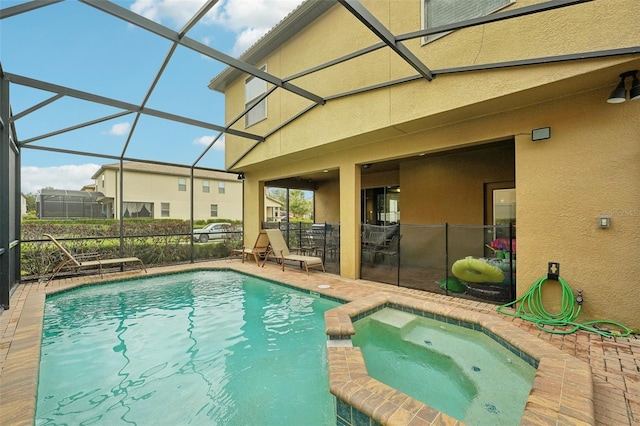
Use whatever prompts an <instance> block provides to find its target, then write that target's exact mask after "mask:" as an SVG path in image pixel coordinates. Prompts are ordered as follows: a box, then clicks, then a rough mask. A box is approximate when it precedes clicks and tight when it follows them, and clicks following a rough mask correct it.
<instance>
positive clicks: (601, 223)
mask: <svg viewBox="0 0 640 426" xmlns="http://www.w3.org/2000/svg"><path fill="white" fill-rule="evenodd" d="M609 227H611V217H610V216H598V228H602V229H604V228H609Z"/></svg>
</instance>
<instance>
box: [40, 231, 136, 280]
mask: <svg viewBox="0 0 640 426" xmlns="http://www.w3.org/2000/svg"><path fill="white" fill-rule="evenodd" d="M42 235H43V236H44V237H47V238H48V239H50V240H51V242H52V243H53V244H55V245H56V247H58V248H59V249H60V251H61V252H62V254H63V255H64V258H63V259H62V261H61V262H60V263H58V264H57V265H56V267H55V268H53V272H52V273H51V276H50V277H49V279H48V280H47V281H51V280H52V279H53V277H55V276H56V275H57V274H58V272H60V271H61V270H62V269H64V268H68V269H69V270H71V271H74V272H77V271H79V270H80V269H85V268H92V267H96V266H97V267H98V269H99V270H100V277H102V267H103V266H111V265H124V264H125V263H133V264H136V265H137V266H138V267H139V268H140V270H144V272H145V273H146V272H147V268H146V267H145V266H144V263H142V260H140V259H138V258H137V257H121V258H114V259H100V255H99V254H98V253H91V254H84V255H75V256H74V255H72V254H71V253H69V251H68V250H67V249H66V248H64V246H63V245H62V244H60V242H59V241H58V240H56V239H55V238H53V237H52V236H51V235H50V234H42Z"/></svg>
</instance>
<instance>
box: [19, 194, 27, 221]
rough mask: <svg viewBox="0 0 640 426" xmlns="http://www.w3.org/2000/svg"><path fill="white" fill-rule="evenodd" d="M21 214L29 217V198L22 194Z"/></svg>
mask: <svg viewBox="0 0 640 426" xmlns="http://www.w3.org/2000/svg"><path fill="white" fill-rule="evenodd" d="M20 214H21V215H22V216H26V215H27V197H25V196H24V194H20Z"/></svg>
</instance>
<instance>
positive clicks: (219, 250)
mask: <svg viewBox="0 0 640 426" xmlns="http://www.w3.org/2000/svg"><path fill="white" fill-rule="evenodd" d="M123 228H124V229H123V231H124V235H125V238H124V239H123V256H124V257H137V258H139V259H140V260H142V261H143V262H144V264H145V265H148V266H153V265H162V264H170V263H180V262H186V261H190V259H191V228H190V226H189V222H188V221H183V220H172V219H166V220H165V219H127V220H125V221H124V222H123ZM44 233H47V234H51V235H52V236H53V237H54V238H56V239H57V240H58V241H60V243H61V244H63V245H64V246H65V248H66V249H67V250H68V251H69V252H71V253H73V254H74V255H77V254H87V253H98V254H99V255H100V257H101V258H103V259H109V258H115V257H120V240H119V238H112V237H116V236H118V235H119V234H120V223H119V221H117V220H108V219H107V220H104V219H81V220H37V221H26V222H24V223H23V224H22V241H29V240H39V241H31V242H23V243H22V245H21V260H22V276H23V278H27V279H28V278H33V277H40V276H44V275H47V274H48V273H50V272H51V271H52V270H53V268H54V267H55V266H56V265H57V264H58V263H59V262H60V261H61V260H62V259H63V254H62V253H61V252H60V250H59V249H58V248H57V247H56V246H55V245H54V244H53V243H51V242H50V241H49V240H48V239H44V237H43V236H42V235H43V234H44ZM173 234H186V235H173ZM127 236H129V237H127ZM230 236H231V238H229V239H225V240H222V241H212V242H209V243H206V244H201V243H198V244H194V260H203V259H219V258H224V257H227V256H229V255H230V253H231V250H233V249H235V248H239V247H242V234H241V233H236V234H231V235H230ZM96 237H104V238H99V239H93V238H96ZM106 237H109V238H106ZM86 238H92V239H86ZM65 239H74V240H69V241H65Z"/></svg>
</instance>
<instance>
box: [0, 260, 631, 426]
mask: <svg viewBox="0 0 640 426" xmlns="http://www.w3.org/2000/svg"><path fill="white" fill-rule="evenodd" d="M198 269H200V270H210V269H231V270H234V271H238V272H242V273H245V274H248V275H254V276H257V277H259V278H262V279H266V280H270V281H273V282H276V283H278V284H283V283H284V284H286V285H290V286H292V287H294V288H296V289H299V290H300V289H301V290H303V291H306V292H309V293H311V292H313V293H314V294H315V293H318V294H319V295H321V296H322V297H326V298H327V299H329V300H333V301H337V302H343V301H345V302H350V301H354V300H357V299H363V298H367V297H371V296H375V295H378V296H379V294H380V293H383V294H386V295H387V296H388V297H391V298H395V297H396V296H398V295H400V296H403V297H407V298H408V299H409V300H410V301H411V302H410V304H409V306H410V308H408V309H409V311H408V312H411V310H417V311H420V310H421V309H422V307H423V306H425V305H427V306H429V305H435V306H439V309H438V311H437V314H438V315H443V316H446V314H448V313H451V314H454V313H455V312H456V310H457V309H458V308H464V310H465V311H466V312H470V314H469V315H471V316H473V315H476V314H482V315H485V316H489V317H490V321H489V320H487V321H484V320H483V321H482V323H481V324H480V323H479V324H474V325H473V327H474V329H475V328H477V329H484V328H486V327H485V323H487V324H488V323H493V322H496V323H497V324H500V323H505V324H512V325H514V326H516V327H517V329H518V330H519V331H520V332H521V333H523V334H521V335H520V337H518V338H517V339H515V340H513V341H512V339H510V338H507V339H505V340H506V341H507V342H508V343H510V344H513V345H514V347H519V346H518V345H519V343H518V342H520V341H521V340H526V341H527V342H528V343H529V344H530V345H532V347H535V348H536V349H535V351H536V354H538V353H539V354H540V356H538V355H535V354H532V355H535V356H532V359H534V360H535V359H540V357H541V356H546V357H549V353H551V352H554V353H556V354H557V352H556V351H555V350H558V351H560V348H562V351H560V353H561V354H562V355H563V356H562V357H558V358H554V357H549V359H550V360H552V361H554V362H555V361H557V362H560V361H562V360H563V359H570V360H574V359H575V358H573V357H569V358H564V355H566V354H567V353H571V354H572V355H576V356H577V357H578V358H580V359H582V360H584V361H586V362H589V363H590V364H591V365H592V366H594V368H593V372H584V374H583V375H581V376H580V379H581V380H582V381H581V382H579V383H581V385H580V386H579V387H581V388H582V389H581V390H584V389H588V388H591V394H592V399H593V404H595V408H596V409H595V417H594V415H593V414H592V415H589V416H587V417H586V420H585V419H584V418H581V419H580V421H577V423H580V424H585V423H586V424H602V425H605V424H611V421H612V419H615V421H616V424H621V425H625V424H628V425H632V424H635V423H634V422H637V420H638V419H640V405H639V404H637V401H639V400H640V389H636V388H634V387H629V388H628V389H627V388H625V387H624V384H625V377H626V376H625V373H624V372H623V371H620V369H619V368H618V369H614V368H612V367H610V366H611V365H612V364H613V363H611V362H608V363H607V364H606V365H605V361H604V359H605V357H607V359H608V360H611V359H618V358H619V359H620V362H619V363H618V364H622V361H623V360H622V358H624V357H626V359H625V361H626V363H627V364H630V365H632V366H633V365H634V363H635V365H636V366H638V365H640V341H639V340H636V339H634V338H633V337H632V338H630V339H627V338H625V339H620V338H615V339H604V338H603V337H601V336H599V335H593V334H589V333H586V332H578V333H575V334H574V335H569V336H556V335H554V336H549V335H546V333H541V332H540V331H539V330H537V329H536V328H535V325H534V324H531V323H527V322H524V321H522V320H520V319H514V318H512V317H505V316H503V315H499V314H497V313H496V312H495V305H492V304H489V303H482V302H471V301H467V300H462V299H456V298H452V297H448V296H445V295H439V294H434V293H425V292H422V291H419V290H412V289H406V288H401V287H395V286H390V285H387V284H382V283H375V282H369V281H365V280H350V279H346V278H342V277H339V276H336V275H331V274H323V273H318V272H312V273H311V274H310V276H309V277H307V276H306V274H304V272H302V273H301V272H300V271H297V270H295V269H292V268H288V269H286V270H285V271H284V272H283V271H282V270H281V269H280V267H279V266H278V265H275V264H273V265H271V264H267V265H266V266H265V267H264V268H260V267H257V266H256V265H255V264H250V263H244V264H243V263H241V261H240V260H239V259H234V260H218V261H211V262H201V263H195V264H182V265H172V266H165V267H158V268H151V269H150V270H149V274H147V275H145V274H140V273H138V272H137V271H130V272H124V273H116V274H109V275H105V277H104V278H101V277H99V276H97V275H93V276H85V277H79V278H74V279H61V280H54V281H52V282H51V283H50V284H49V285H48V286H46V287H45V285H44V284H45V283H26V284H20V285H18V286H17V287H16V288H14V289H13V290H12V293H11V301H10V302H11V305H10V306H11V308H10V309H9V310H6V311H4V312H3V313H2V315H0V338H1V340H0V369H1V371H0V382H1V383H2V386H1V387H0V412H2V413H3V414H2V415H3V422H7V424H33V416H34V414H35V391H33V392H32V391H29V389H28V386H29V384H30V383H32V384H34V386H36V385H37V376H38V368H39V354H40V350H39V345H40V341H41V331H38V330H37V327H34V324H37V323H40V324H41V322H42V316H43V309H44V294H47V293H53V292H55V291H58V290H64V289H70V288H76V287H79V286H82V285H92V284H102V283H106V282H111V281H120V280H122V279H129V278H131V279H135V278H145V277H147V276H151V275H159V274H163V275H164V274H168V273H181V272H186V271H193V270H198ZM319 285H323V286H324V285H329V286H330V287H329V288H326V289H321V288H318V286H319ZM38 295H40V296H39V297H42V300H43V301H42V303H43V306H42V307H41V308H38V307H37V306H36V305H37V303H36V304H33V303H31V298H32V297H38ZM378 296H376V297H378ZM25 307H26V309H25ZM359 309H360V308H359ZM465 320H467V321H468V318H466V317H465ZM472 322H473V321H472ZM538 335H540V336H541V337H542V338H543V339H544V341H543V340H541V339H540V338H538V337H537V336H538ZM572 342H573V343H572ZM549 345H552V349H554V351H550V350H548V346H549ZM599 348H604V349H605V350H599ZM340 349H342V348H340ZM344 355H345V356H343V359H345V360H346V359H347V357H346V354H344ZM34 360H37V361H34ZM349 360H350V362H353V360H352V358H351V357H349ZM345 362H346V361H345ZM563 365H565V367H562V366H561V365H554V368H556V369H558V370H557V371H559V372H560V376H558V375H556V374H553V375H551V376H550V377H552V379H553V380H556V381H557V382H556V383H555V384H553V385H549V384H548V382H544V384H545V386H557V385H560V386H562V385H564V382H563V377H565V376H563V375H562V374H564V373H567V371H566V369H568V370H569V371H568V372H569V373H571V370H572V367H571V365H572V362H567V363H566V364H563ZM354 367H355V366H354ZM363 371H364V372H366V366H365V367H364V370H363V369H362V368H355V369H354V370H353V374H354V375H356V376H360V375H361V374H362V372H363ZM554 371H555V370H554ZM543 372H544V367H543ZM636 374H637V373H636ZM627 375H628V374H627ZM544 377H545V378H546V376H544ZM627 382H628V380H627ZM11 383H13V385H11ZM350 383H351V385H350ZM25 385H27V386H25ZM352 386H353V381H346V382H345V381H341V382H340V383H334V384H333V385H332V386H331V390H332V392H335V391H339V392H341V391H342V389H344V390H345V391H346V390H348V389H350V388H351V392H353V391H354V389H352ZM385 395H386V394H385ZM385 397H386V398H388V400H389V401H391V403H393V404H395V405H396V406H397V407H398V409H397V410H395V411H393V413H392V414H390V415H389V411H388V410H389V409H388V407H387V406H386V405H385V407H387V408H385V409H382V408H380V409H379V410H380V411H379V412H380V413H382V412H384V413H385V414H384V417H386V416H387V415H389V417H388V419H387V424H428V422H426V421H425V420H424V419H423V418H421V417H420V416H419V415H418V413H419V412H420V410H419V409H416V407H415V401H412V400H411V399H410V398H408V397H407V396H406V395H394V396H392V397H389V396H388V395H387V396H385ZM536 398H537V399H536V401H539V402H540V403H539V404H538V403H534V402H533V401H532V402H531V404H529V403H528V406H529V409H528V410H527V411H526V412H525V415H524V416H523V418H522V423H523V424H543V423H544V424H550V422H553V424H556V421H558V422H560V423H562V421H563V420H565V421H567V420H569V419H570V417H567V416H568V415H570V413H571V410H573V409H575V408H576V401H575V400H574V399H573V398H567V399H565V400H561V401H560V402H559V404H560V407H561V412H560V411H558V410H556V411H554V413H555V414H553V415H552V414H550V411H548V410H549V409H548V406H549V405H552V406H558V403H557V402H556V401H553V403H552V401H551V400H549V399H548V396H547V395H546V394H544V393H542V394H540V395H536ZM578 407H582V406H580V405H578ZM580 409H581V410H582V408H580ZM374 411H375V410H374ZM634 419H635V420H634ZM344 420H345V419H342V420H340V418H338V419H337V424H345V425H346V424H348V423H346V422H345V421H344ZM444 420H446V421H444ZM452 420H453V422H455V419H450V418H449V419H442V418H439V419H438V420H437V421H439V422H442V423H443V424H449V423H450V422H451V421H452ZM575 420H578V419H575ZM560 423H559V424H560ZM373 424H376V423H375V422H374V423H373ZM451 424H455V423H451Z"/></svg>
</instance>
